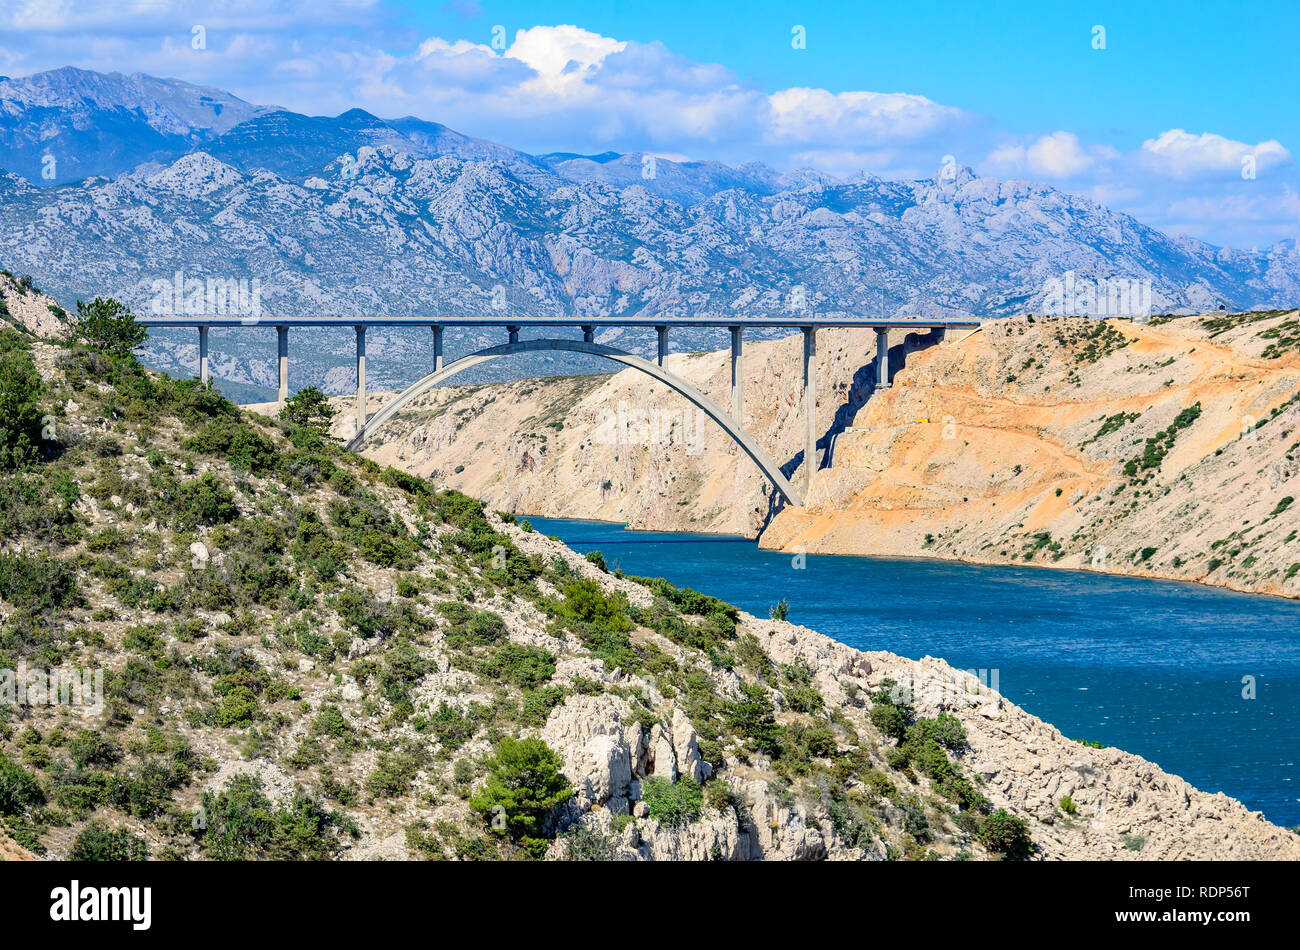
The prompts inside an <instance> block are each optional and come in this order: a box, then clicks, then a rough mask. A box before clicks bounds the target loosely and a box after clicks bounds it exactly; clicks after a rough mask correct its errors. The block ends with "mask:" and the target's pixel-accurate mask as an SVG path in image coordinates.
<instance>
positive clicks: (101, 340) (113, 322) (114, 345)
mask: <svg viewBox="0 0 1300 950" xmlns="http://www.w3.org/2000/svg"><path fill="white" fill-rule="evenodd" d="M72 329H73V333H74V335H75V336H76V338H77V339H78V340H81V341H82V342H84V343H85V344H86V345H87V346H90V347H92V348H93V349H96V350H102V351H103V352H105V353H107V354H109V355H110V356H118V357H124V356H130V355H131V351H132V350H134V349H135V348H136V347H138V346H141V345H143V344H144V341H145V340H147V339H148V338H149V331H148V330H146V329H145V328H144V327H143V326H141V325H140V324H138V323H136V322H135V314H133V313H132V312H131V308H130V307H128V306H126V305H125V304H123V303H120V302H119V301H117V300H114V299H113V298H112V297H96V298H95V299H94V300H92V301H91V302H90V303H88V304H87V303H82V302H81V301H80V300H78V301H77V320H76V323H75V324H73V328H72Z"/></svg>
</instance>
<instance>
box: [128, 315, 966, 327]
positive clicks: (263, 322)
mask: <svg viewBox="0 0 1300 950" xmlns="http://www.w3.org/2000/svg"><path fill="white" fill-rule="evenodd" d="M136 323H141V324H144V325H145V326H149V327H250V326H267V327H519V329H521V330H523V329H527V328H528V327H669V328H670V329H671V328H672V327H746V328H748V327H763V328H766V327H778V328H779V327H787V328H798V329H802V328H805V327H813V328H817V329H821V328H824V327H861V328H862V329H871V330H877V329H880V330H908V329H914V328H915V329H929V328H930V327H977V326H979V323H980V322H979V321H978V320H974V319H969V320H953V319H945V320H924V319H907V320H889V319H884V318H880V319H869V318H868V319H863V318H860V317H857V318H847V317H846V318H841V319H837V318H834V317H806V318H805V317H758V318H754V319H748V320H721V319H717V318H715V317H273V316H270V315H269V314H263V315H262V316H259V317H252V316H249V317H237V316H235V317H227V316H216V317H137V318H136Z"/></svg>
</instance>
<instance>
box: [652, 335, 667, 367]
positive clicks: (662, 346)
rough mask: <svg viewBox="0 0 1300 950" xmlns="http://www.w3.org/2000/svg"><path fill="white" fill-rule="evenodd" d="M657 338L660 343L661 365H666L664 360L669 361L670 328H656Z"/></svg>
mask: <svg viewBox="0 0 1300 950" xmlns="http://www.w3.org/2000/svg"><path fill="white" fill-rule="evenodd" d="M655 336H656V337H658V342H659V365H660V366H663V365H664V360H666V359H668V328H667V327H666V326H662V325H660V326H657V327H655Z"/></svg>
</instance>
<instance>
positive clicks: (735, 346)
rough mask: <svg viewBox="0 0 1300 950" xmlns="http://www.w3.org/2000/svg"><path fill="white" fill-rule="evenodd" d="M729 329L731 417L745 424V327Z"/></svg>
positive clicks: (737, 422)
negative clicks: (743, 360) (742, 334)
mask: <svg viewBox="0 0 1300 950" xmlns="http://www.w3.org/2000/svg"><path fill="white" fill-rule="evenodd" d="M729 329H730V330H731V418H733V419H735V420H736V425H744V424H745V420H744V416H743V413H744V411H745V397H744V392H743V390H742V388H741V387H742V384H743V382H744V378H745V377H744V369H743V367H742V359H741V343H740V334H741V333H742V332H743V331H744V329H745V328H744V327H729ZM660 365H662V363H661V364H660Z"/></svg>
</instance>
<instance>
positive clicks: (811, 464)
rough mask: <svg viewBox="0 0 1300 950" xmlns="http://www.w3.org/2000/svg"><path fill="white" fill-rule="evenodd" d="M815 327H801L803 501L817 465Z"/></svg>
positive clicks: (810, 485) (805, 500)
mask: <svg viewBox="0 0 1300 950" xmlns="http://www.w3.org/2000/svg"><path fill="white" fill-rule="evenodd" d="M816 459H817V328H816V327H811V326H808V327H804V328H803V502H804V504H805V505H806V504H807V503H808V494H809V492H811V491H812V479H813V470H814V469H815V468H816V467H817V461H816Z"/></svg>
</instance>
